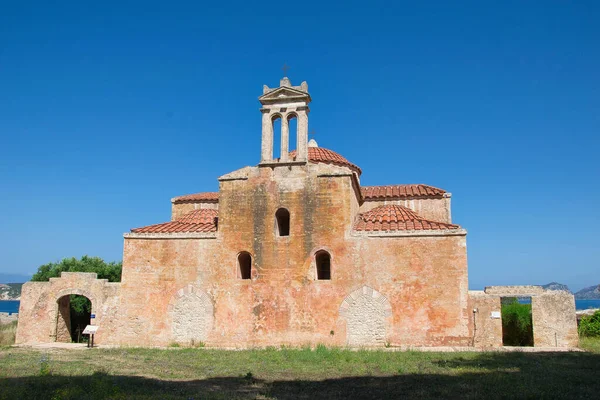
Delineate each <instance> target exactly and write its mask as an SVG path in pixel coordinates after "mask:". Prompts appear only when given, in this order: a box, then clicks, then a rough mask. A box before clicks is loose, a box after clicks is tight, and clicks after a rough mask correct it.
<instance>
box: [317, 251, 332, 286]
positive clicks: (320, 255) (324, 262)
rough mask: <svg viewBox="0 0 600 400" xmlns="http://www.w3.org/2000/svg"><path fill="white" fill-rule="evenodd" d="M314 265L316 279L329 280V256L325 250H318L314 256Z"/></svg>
mask: <svg viewBox="0 0 600 400" xmlns="http://www.w3.org/2000/svg"><path fill="white" fill-rule="evenodd" d="M315 264H316V266H317V279H318V280H330V279H331V256H330V255H329V253H328V252H326V251H325V250H320V251H318V252H317V253H316V254H315Z"/></svg>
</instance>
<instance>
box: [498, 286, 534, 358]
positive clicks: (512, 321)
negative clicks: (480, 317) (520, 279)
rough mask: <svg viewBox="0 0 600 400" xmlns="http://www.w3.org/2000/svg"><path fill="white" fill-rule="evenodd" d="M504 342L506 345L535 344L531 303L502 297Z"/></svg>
mask: <svg viewBox="0 0 600 400" xmlns="http://www.w3.org/2000/svg"><path fill="white" fill-rule="evenodd" d="M502 300H503V301H502V303H503V304H502V342H503V344H504V345H505V346H533V324H532V321H531V304H521V303H519V301H518V300H517V299H516V298H512V299H510V300H509V299H502Z"/></svg>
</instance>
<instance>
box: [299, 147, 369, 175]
mask: <svg viewBox="0 0 600 400" xmlns="http://www.w3.org/2000/svg"><path fill="white" fill-rule="evenodd" d="M290 157H291V158H292V159H294V158H295V157H296V150H293V151H291V152H290ZM308 160H309V161H311V162H313V163H324V164H333V165H339V166H342V167H348V168H350V169H351V170H353V171H355V172H356V173H357V174H358V175H359V176H360V174H362V170H361V169H360V167H359V166H358V165H356V164H352V163H351V162H350V161H348V160H346V158H345V157H343V156H342V155H340V154H338V153H336V152H335V151H332V150H329V149H325V148H323V147H310V146H309V147H308Z"/></svg>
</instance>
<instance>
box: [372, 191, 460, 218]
mask: <svg viewBox="0 0 600 400" xmlns="http://www.w3.org/2000/svg"><path fill="white" fill-rule="evenodd" d="M387 204H397V205H400V206H405V207H408V208H410V209H411V210H413V211H414V212H416V213H417V214H418V215H420V216H421V217H423V218H425V219H429V220H431V221H438V222H447V223H452V215H451V212H450V211H451V210H450V197H444V198H441V199H429V198H415V199H397V200H368V201H365V202H364V203H363V204H362V205H361V207H360V212H361V213H364V212H367V211H369V210H372V209H373V208H375V207H379V206H383V205H387Z"/></svg>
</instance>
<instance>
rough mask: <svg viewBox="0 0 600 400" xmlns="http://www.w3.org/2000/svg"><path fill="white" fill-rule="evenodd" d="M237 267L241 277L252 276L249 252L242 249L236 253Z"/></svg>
mask: <svg viewBox="0 0 600 400" xmlns="http://www.w3.org/2000/svg"><path fill="white" fill-rule="evenodd" d="M238 269H239V277H240V278H241V279H251V278H252V256H251V255H250V253H247V252H245V251H244V252H242V253H240V254H239V255H238Z"/></svg>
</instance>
